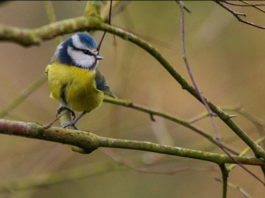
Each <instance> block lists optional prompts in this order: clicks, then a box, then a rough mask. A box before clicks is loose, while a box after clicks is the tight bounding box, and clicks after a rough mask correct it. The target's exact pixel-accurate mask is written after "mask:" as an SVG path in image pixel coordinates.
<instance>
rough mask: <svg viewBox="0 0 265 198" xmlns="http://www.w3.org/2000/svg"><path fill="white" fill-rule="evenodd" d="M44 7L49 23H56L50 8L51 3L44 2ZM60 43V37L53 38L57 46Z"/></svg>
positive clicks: (51, 7) (52, 10)
mask: <svg viewBox="0 0 265 198" xmlns="http://www.w3.org/2000/svg"><path fill="white" fill-rule="evenodd" d="M44 5H45V9H46V13H47V15H48V17H49V21H50V23H54V22H55V21H56V17H55V13H54V9H53V6H52V2H51V1H44ZM61 42H62V37H61V36H57V37H56V38H55V43H56V44H57V45H59V44H60V43H61Z"/></svg>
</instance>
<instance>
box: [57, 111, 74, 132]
mask: <svg viewBox="0 0 265 198" xmlns="http://www.w3.org/2000/svg"><path fill="white" fill-rule="evenodd" d="M63 110H68V111H70V113H71V114H72V116H73V117H74V119H75V117H76V116H75V112H74V111H72V110H71V109H69V108H68V107H65V106H59V107H58V109H57V112H56V117H57V116H58V115H59V114H60V113H61V112H62V111H63ZM64 128H65V127H64Z"/></svg>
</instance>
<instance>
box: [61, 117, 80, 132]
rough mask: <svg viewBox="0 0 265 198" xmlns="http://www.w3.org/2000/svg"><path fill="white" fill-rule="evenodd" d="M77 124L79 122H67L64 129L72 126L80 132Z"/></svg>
mask: <svg viewBox="0 0 265 198" xmlns="http://www.w3.org/2000/svg"><path fill="white" fill-rule="evenodd" d="M76 122H77V120H75V119H74V120H72V121H70V122H66V123H64V124H63V125H62V127H63V128H66V127H68V126H72V127H74V129H76V130H79V129H78V127H77V126H75V123H76Z"/></svg>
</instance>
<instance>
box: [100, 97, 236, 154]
mask: <svg viewBox="0 0 265 198" xmlns="http://www.w3.org/2000/svg"><path fill="white" fill-rule="evenodd" d="M104 102H107V103H111V104H116V105H120V106H123V107H127V108H131V109H135V110H138V111H141V112H145V113H147V114H149V115H152V116H153V117H154V116H158V117H162V118H164V119H167V120H170V121H172V122H175V123H178V124H180V125H182V126H184V127H186V128H188V129H191V130H193V131H194V132H196V133H198V134H199V135H201V136H203V137H204V138H206V139H207V140H209V141H210V142H212V143H213V144H215V145H217V146H218V143H217V142H216V140H215V138H214V137H212V136H211V135H210V134H209V133H207V132H206V131H204V130H202V129H200V128H198V127H196V126H193V125H191V124H190V123H189V121H186V120H183V119H180V118H177V117H176V116H173V115H170V114H167V113H164V112H161V111H157V110H154V109H151V108H148V107H144V106H141V105H139V104H135V103H133V102H131V101H126V100H121V99H113V98H109V97H105V98H104ZM224 147H225V148H226V149H227V150H228V151H229V152H231V153H233V154H235V155H238V154H239V153H238V152H237V151H235V150H234V149H232V148H230V147H229V146H228V145H224Z"/></svg>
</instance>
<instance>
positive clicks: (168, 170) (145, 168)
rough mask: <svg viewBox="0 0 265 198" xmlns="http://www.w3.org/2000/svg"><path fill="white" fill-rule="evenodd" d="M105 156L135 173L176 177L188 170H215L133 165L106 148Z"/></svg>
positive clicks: (103, 150) (104, 150)
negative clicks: (177, 174) (175, 175)
mask: <svg viewBox="0 0 265 198" xmlns="http://www.w3.org/2000/svg"><path fill="white" fill-rule="evenodd" d="M100 150H101V151H102V152H103V153H104V154H105V155H107V156H108V157H110V158H111V159H113V160H114V161H116V162H117V163H119V164H122V165H125V166H127V167H129V168H131V169H133V170H135V171H138V172H144V173H156V174H170V175H174V174H176V173H178V172H182V171H187V170H193V171H213V170H215V169H214V168H212V167H210V168H207V169H205V168H204V169H202V168H193V167H187V166H175V167H173V168H168V167H167V168H166V169H161V168H155V167H154V166H136V165H134V164H132V163H130V162H129V161H128V160H127V159H124V158H123V157H121V156H119V155H118V154H116V153H115V152H113V151H112V150H111V149H108V148H104V149H100Z"/></svg>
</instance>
